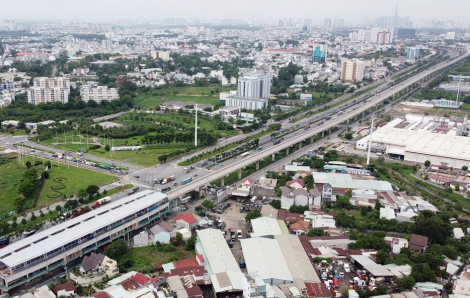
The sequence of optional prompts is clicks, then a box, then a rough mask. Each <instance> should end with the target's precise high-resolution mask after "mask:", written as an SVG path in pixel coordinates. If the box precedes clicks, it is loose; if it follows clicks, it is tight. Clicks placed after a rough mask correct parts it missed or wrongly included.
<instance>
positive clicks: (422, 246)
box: [410, 234, 428, 253]
mask: <svg viewBox="0 0 470 298" xmlns="http://www.w3.org/2000/svg"><path fill="white" fill-rule="evenodd" d="M427 248H428V237H426V236H421V235H416V234H411V238H410V249H411V250H412V251H414V252H417V253H422V252H425V251H426V249H427Z"/></svg>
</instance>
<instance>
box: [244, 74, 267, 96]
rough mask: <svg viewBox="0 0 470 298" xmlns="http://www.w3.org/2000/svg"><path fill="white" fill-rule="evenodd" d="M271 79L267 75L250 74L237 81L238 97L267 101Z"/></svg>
mask: <svg viewBox="0 0 470 298" xmlns="http://www.w3.org/2000/svg"><path fill="white" fill-rule="evenodd" d="M270 95H271V77H270V76H269V75H268V74H250V75H245V76H243V77H240V78H239V79H238V96H240V97H248V98H265V99H269V96H270Z"/></svg>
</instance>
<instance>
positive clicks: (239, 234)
mask: <svg viewBox="0 0 470 298" xmlns="http://www.w3.org/2000/svg"><path fill="white" fill-rule="evenodd" d="M237 239H238V241H240V239H242V230H237Z"/></svg>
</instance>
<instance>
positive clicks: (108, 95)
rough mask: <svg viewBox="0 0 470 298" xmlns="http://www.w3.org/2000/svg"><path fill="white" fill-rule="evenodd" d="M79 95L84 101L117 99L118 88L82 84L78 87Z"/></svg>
mask: <svg viewBox="0 0 470 298" xmlns="http://www.w3.org/2000/svg"><path fill="white" fill-rule="evenodd" d="M80 96H81V97H82V100H83V101H85V102H87V101H89V100H94V101H96V102H98V103H99V102H101V101H103V100H106V101H111V100H115V99H119V93H118V89H116V88H108V87H107V86H98V87H96V88H93V87H90V86H82V87H81V88H80Z"/></svg>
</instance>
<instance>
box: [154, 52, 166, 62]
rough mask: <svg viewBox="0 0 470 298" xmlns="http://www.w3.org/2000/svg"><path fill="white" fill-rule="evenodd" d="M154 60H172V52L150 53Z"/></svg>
mask: <svg viewBox="0 0 470 298" xmlns="http://www.w3.org/2000/svg"><path fill="white" fill-rule="evenodd" d="M150 56H151V57H152V59H158V58H159V59H162V60H163V61H168V60H170V52H166V51H150Z"/></svg>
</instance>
